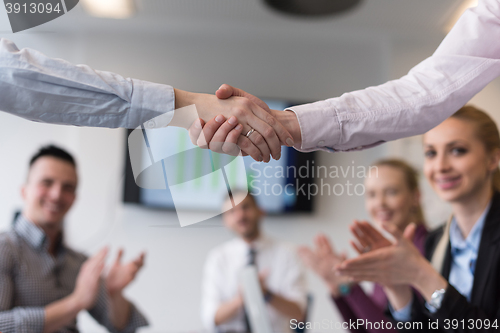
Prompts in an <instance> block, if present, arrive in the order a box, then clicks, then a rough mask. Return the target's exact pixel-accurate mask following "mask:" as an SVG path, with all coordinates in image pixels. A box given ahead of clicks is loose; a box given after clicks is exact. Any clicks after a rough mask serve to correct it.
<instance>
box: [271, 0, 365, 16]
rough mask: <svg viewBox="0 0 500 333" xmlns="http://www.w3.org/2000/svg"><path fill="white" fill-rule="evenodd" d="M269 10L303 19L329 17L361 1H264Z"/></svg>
mask: <svg viewBox="0 0 500 333" xmlns="http://www.w3.org/2000/svg"><path fill="white" fill-rule="evenodd" d="M264 2H265V3H266V4H267V5H269V6H271V8H273V9H275V10H277V11H279V12H282V13H286V14H292V15H294V16H304V17H320V16H331V15H336V14H340V13H343V12H345V11H348V10H350V9H352V8H354V7H356V6H357V5H359V4H360V3H361V2H362V0H264Z"/></svg>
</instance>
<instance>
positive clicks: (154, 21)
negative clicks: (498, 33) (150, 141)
mask: <svg viewBox="0 0 500 333" xmlns="http://www.w3.org/2000/svg"><path fill="white" fill-rule="evenodd" d="M103 1H104V0H103ZM462 2H463V0H439V1H437V0H418V1H415V0H364V1H363V2H362V3H361V5H360V6H359V7H357V8H356V9H354V10H352V11H350V12H348V13H346V14H343V15H339V16H333V17H331V18H320V19H299V18H296V17H289V16H285V15H282V14H280V13H277V12H275V11H274V10H272V9H270V8H268V7H267V6H266V5H265V4H264V3H263V1H261V0H136V4H137V8H138V12H137V14H136V15H135V16H134V17H132V18H130V19H125V20H113V19H99V18H93V17H90V16H88V15H87V14H86V13H85V12H84V11H83V10H82V8H81V6H77V8H75V9H74V10H73V11H71V12H70V13H69V14H68V15H65V16H64V17H62V18H60V19H57V20H54V21H53V22H51V23H50V27H51V28H50V29H55V30H58V31H59V29H65V30H68V31H87V32H92V31H93V32H96V31H97V32H101V33H103V32H137V33H141V34H143V33H151V34H155V33H190V32H192V33H212V34H213V33H221V32H223V33H224V34H235V35H240V34H247V33H252V34H256V33H257V34H268V33H278V32H280V33H282V34H284V35H289V36H292V37H295V36H297V34H299V35H304V36H322V37H327V36H336V37H338V36H341V35H346V36H350V35H356V34H358V35H367V36H369V35H373V34H383V35H385V36H389V37H395V38H398V37H399V38H421V37H422V36H425V37H426V38H427V37H432V38H442V36H443V35H444V30H443V29H444V26H445V25H446V23H447V21H449V19H450V18H451V17H452V14H453V13H454V12H455V11H456V10H457V8H458V7H459V6H460V4H461V3H462ZM47 28H48V26H47V27H44V26H41V27H40V28H38V29H42V30H43V29H45V30H46V29H47Z"/></svg>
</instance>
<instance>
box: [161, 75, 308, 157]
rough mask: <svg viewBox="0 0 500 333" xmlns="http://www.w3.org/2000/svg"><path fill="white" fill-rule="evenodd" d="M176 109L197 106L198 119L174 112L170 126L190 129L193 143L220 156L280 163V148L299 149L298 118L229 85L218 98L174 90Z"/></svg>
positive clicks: (224, 87) (216, 96)
mask: <svg viewBox="0 0 500 333" xmlns="http://www.w3.org/2000/svg"><path fill="white" fill-rule="evenodd" d="M175 104H176V105H175V108H176V110H177V109H179V108H183V107H186V106H188V105H192V104H194V105H195V106H196V109H197V112H198V115H197V117H199V118H197V119H193V117H192V116H191V117H190V116H187V115H186V114H183V113H182V112H177V111H176V112H175V114H174V118H173V119H172V121H171V122H170V125H171V126H179V127H184V128H187V129H188V130H189V136H190V138H191V141H192V142H193V144H195V145H197V146H199V147H200V148H203V149H210V150H212V151H214V152H217V153H224V154H229V155H233V156H236V155H238V154H240V152H241V153H242V155H243V156H246V155H250V156H251V157H252V158H253V159H254V160H256V161H259V162H262V161H264V162H266V163H267V162H269V161H270V160H271V156H272V158H274V159H276V160H279V159H280V157H281V146H282V145H286V146H288V147H300V144H301V142H302V138H301V132H300V126H299V122H298V120H297V116H296V115H295V113H294V112H292V111H279V110H271V109H269V107H268V106H267V104H266V103H264V102H263V101H262V100H261V99H259V98H257V97H255V96H253V95H251V94H249V93H247V92H245V91H243V90H240V89H237V88H234V87H231V86H229V85H227V84H223V85H222V86H221V87H220V88H219V90H217V92H216V94H215V96H213V95H209V94H197V93H190V92H187V91H182V90H178V89H175Z"/></svg>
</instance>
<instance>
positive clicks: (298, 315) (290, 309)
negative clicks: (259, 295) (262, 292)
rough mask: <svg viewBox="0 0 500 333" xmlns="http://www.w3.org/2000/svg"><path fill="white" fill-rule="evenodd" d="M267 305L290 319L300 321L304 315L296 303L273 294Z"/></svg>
mask: <svg viewBox="0 0 500 333" xmlns="http://www.w3.org/2000/svg"><path fill="white" fill-rule="evenodd" d="M269 304H270V305H271V306H272V307H273V308H275V309H276V310H277V311H278V312H280V313H281V314H282V315H284V316H286V317H289V318H290V319H297V320H302V319H303V317H304V313H303V311H302V310H301V308H300V307H299V305H298V304H297V303H295V302H292V301H289V300H287V299H286V298H284V297H281V296H280V295H276V294H273V296H272V298H271V301H270V302H269Z"/></svg>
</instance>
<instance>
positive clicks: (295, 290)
mask: <svg viewBox="0 0 500 333" xmlns="http://www.w3.org/2000/svg"><path fill="white" fill-rule="evenodd" d="M286 249H287V258H286V262H284V266H283V271H282V272H281V273H282V274H283V275H282V279H283V280H282V283H281V288H280V291H279V293H280V295H281V296H283V297H284V298H286V299H287V300H289V301H292V302H295V303H296V304H297V305H299V307H300V308H301V309H302V310H303V311H304V310H306V306H307V281H306V272H305V269H304V266H303V265H302V262H301V261H300V259H299V258H298V255H297V253H296V251H295V249H294V248H293V247H291V246H290V247H288V246H286Z"/></svg>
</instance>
